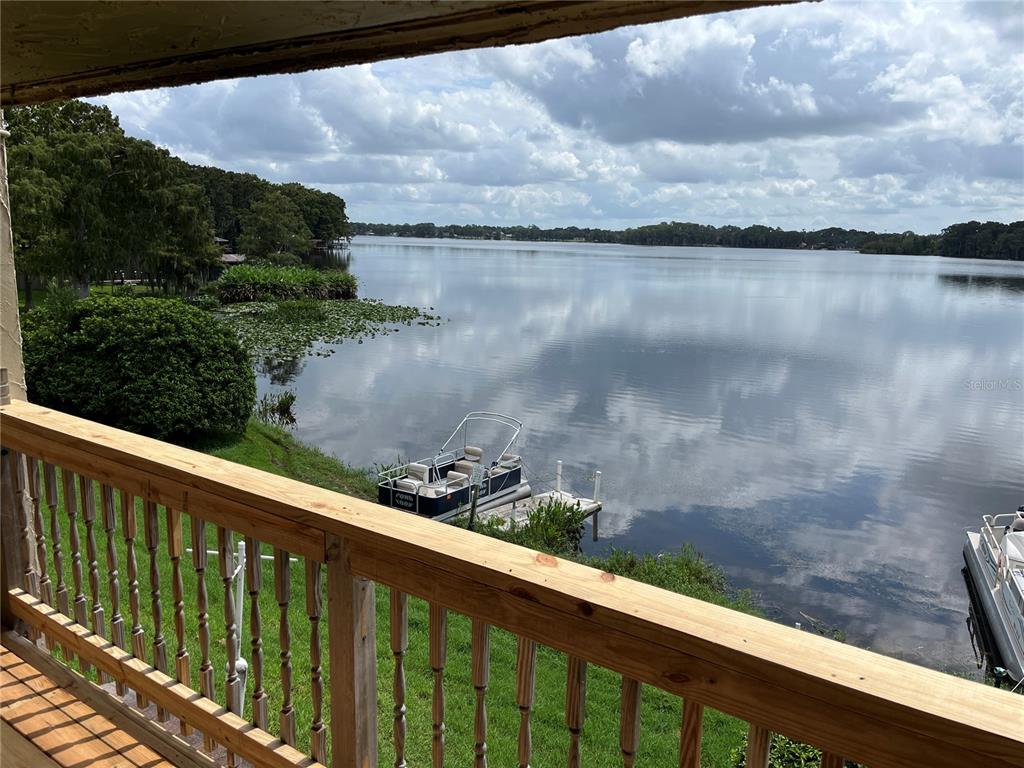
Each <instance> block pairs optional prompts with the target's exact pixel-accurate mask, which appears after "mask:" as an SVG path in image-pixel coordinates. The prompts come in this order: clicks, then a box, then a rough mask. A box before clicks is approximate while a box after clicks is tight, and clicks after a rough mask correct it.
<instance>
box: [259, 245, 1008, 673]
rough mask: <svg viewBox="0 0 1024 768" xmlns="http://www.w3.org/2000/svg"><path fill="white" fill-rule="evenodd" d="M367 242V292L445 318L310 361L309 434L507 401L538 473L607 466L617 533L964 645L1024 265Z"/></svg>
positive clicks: (999, 471) (435, 431)
mask: <svg viewBox="0 0 1024 768" xmlns="http://www.w3.org/2000/svg"><path fill="white" fill-rule="evenodd" d="M353 256H354V265H353V269H354V271H355V272H356V274H357V275H358V276H359V277H360V280H361V285H362V289H361V290H362V293H363V295H367V296H374V297H379V298H382V299H384V300H386V301H389V302H395V303H402V304H416V305H420V306H432V307H435V308H436V309H437V311H439V312H440V313H441V314H442V315H443V316H446V317H451V322H450V323H448V324H445V325H442V326H441V327H439V328H419V327H417V328H412V329H403V330H402V332H401V333H399V334H397V335H394V336H388V337H384V338H379V339H376V340H373V341H372V342H369V343H367V344H363V345H352V344H347V345H344V346H343V347H342V348H341V349H340V350H339V351H338V352H337V353H336V354H335V355H334V356H332V357H330V358H326V359H320V358H312V359H309V360H307V361H306V362H305V365H304V367H303V368H302V369H301V373H300V374H299V376H298V378H297V380H296V382H295V383H294V385H293V386H294V387H295V388H296V389H297V391H298V393H299V398H298V403H297V415H298V419H299V424H298V427H297V434H298V436H299V437H300V438H302V439H305V440H308V441H310V442H313V443H316V444H317V445H320V446H321V447H322V448H324V449H325V450H327V451H331V452H334V453H335V454H337V455H338V456H339V457H341V458H343V459H345V460H347V461H350V462H353V463H357V464H362V465H369V464H370V463H371V462H374V461H379V462H386V461H393V460H394V459H395V456H396V455H401V456H402V457H404V458H413V457H417V456H420V455H422V454H427V453H430V452H431V451H433V450H434V449H435V447H436V446H437V445H439V444H440V442H442V441H443V440H444V438H446V437H447V434H448V431H449V430H450V429H451V427H452V426H453V425H454V424H455V423H457V422H458V420H459V419H460V418H461V416H462V415H463V414H464V413H465V412H466V411H468V410H474V409H480V410H498V411H503V412H507V413H510V414H512V415H515V416H517V417H520V418H522V419H523V421H524V422H525V425H526V428H525V430H524V433H523V436H522V439H521V443H520V448H521V450H522V453H523V454H524V456H525V457H526V460H527V462H528V464H529V466H530V468H531V469H532V477H533V478H534V479H535V480H539V481H540V482H539V483H538V482H535V483H534V484H535V485H537V484H540V485H543V480H544V479H545V478H550V477H551V476H552V475H553V467H554V462H555V460H556V459H562V460H563V461H565V467H566V477H567V479H568V480H569V481H570V482H571V483H572V484H573V485H575V486H576V487H577V488H578V489H580V490H585V489H587V488H588V487H589V485H588V483H589V480H588V475H589V473H590V472H591V471H592V470H593V469H594V468H599V469H601V470H602V471H603V475H604V488H605V491H604V495H605V499H606V510H605V511H604V512H603V513H602V517H601V528H602V535H603V537H604V539H603V542H602V544H600V545H599V547H601V548H603V547H605V546H607V545H609V544H611V545H616V546H628V547H634V548H637V549H643V550H650V551H659V550H665V549H672V548H675V547H678V546H680V545H681V544H683V543H684V542H687V541H692V542H693V543H694V544H695V545H696V546H697V547H698V548H699V549H701V550H702V551H704V552H706V553H707V555H708V557H709V558H710V559H711V560H713V561H714V562H716V563H718V564H720V565H722V566H723V567H724V568H725V569H726V570H727V572H728V573H729V575H730V577H731V579H732V581H733V582H734V583H735V584H737V585H739V586H744V587H750V588H752V589H754V590H755V591H757V592H758V593H760V594H761V596H762V599H763V600H764V602H765V604H766V606H767V607H768V609H769V611H770V613H772V615H774V616H775V617H777V618H779V619H781V620H785V621H797V620H801V617H800V612H801V611H803V612H805V613H807V614H809V615H811V616H814V617H815V618H820V619H822V620H824V621H826V622H828V623H830V624H833V625H835V626H838V627H840V628H842V629H844V630H846V631H847V633H848V635H849V637H850V639H851V641H853V642H855V643H857V644H860V645H865V646H868V647H872V648H876V649H878V650H881V651H884V652H887V653H893V654H900V655H903V656H905V657H907V658H911V659H914V660H918V661H921V662H923V663H929V664H932V665H935V666H941V667H955V668H961V669H963V668H966V665H967V660H968V659H969V656H970V647H969V642H968V638H967V635H966V631H965V629H964V627H963V619H964V617H965V613H966V605H965V602H966V596H965V593H964V588H963V583H962V580H961V577H960V573H959V569H960V567H961V565H962V561H961V556H960V547H961V540H962V529H963V528H964V527H965V526H969V525H975V524H976V523H977V520H978V518H979V516H980V514H981V513H983V512H1001V511H1005V510H1006V509H1009V508H1012V507H1015V506H1016V505H1017V504H1020V503H1024V473H1022V464H1024V392H1022V391H1020V382H1021V380H1022V379H1024V352H1022V344H1021V341H1022V339H1024V296H1022V295H1021V293H1020V292H1019V291H1017V290H1015V289H1014V286H1016V285H1019V284H1020V283H1021V281H1022V280H1024V268H1022V267H1021V266H1017V265H1011V264H1006V263H980V262H951V261H949V260H939V259H934V258H924V257H885V256H867V255H859V254H844V253H808V252H796V251H792V252H783V251H752V250H743V251H738V250H729V249H671V248H656V249H641V248H635V249H634V248H623V247H619V246H590V245H566V244H545V245H543V246H536V245H526V244H510V243H493V244H491V243H488V244H483V243H451V242H433V241H423V242H419V243H412V242H410V241H407V240H391V239H387V238H360V239H357V241H356V242H355V244H354V246H353ZM652 256H653V257H654V258H651V257H652ZM262 386H264V387H265V386H267V385H266V382H263V383H262Z"/></svg>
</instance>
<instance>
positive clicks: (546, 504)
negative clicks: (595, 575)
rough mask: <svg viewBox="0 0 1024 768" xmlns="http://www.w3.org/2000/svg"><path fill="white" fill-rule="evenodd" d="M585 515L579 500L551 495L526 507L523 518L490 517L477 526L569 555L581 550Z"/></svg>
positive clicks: (541, 548)
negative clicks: (519, 519)
mask: <svg viewBox="0 0 1024 768" xmlns="http://www.w3.org/2000/svg"><path fill="white" fill-rule="evenodd" d="M586 517H587V516H586V514H585V513H584V512H583V510H582V508H581V507H580V505H579V502H576V503H575V504H569V503H567V502H565V501H561V500H559V499H550V500H545V501H542V502H540V503H539V504H537V506H536V507H534V508H533V509H531V510H529V511H528V512H527V513H526V519H525V520H523V521H522V522H517V521H516V520H504V519H502V518H499V517H489V518H487V519H485V520H484V521H482V522H481V523H480V524H479V525H478V526H477V530H479V531H480V532H481V533H484V534H487V535H488V536H494V537H495V538H499V539H504V540H505V541H509V542H512V543H513V544H519V545H520V546H524V547H530V548H531V549H539V550H541V551H544V552H550V553H552V554H557V555H563V556H568V555H573V554H576V553H577V552H579V551H580V541H582V539H583V521H584V520H586Z"/></svg>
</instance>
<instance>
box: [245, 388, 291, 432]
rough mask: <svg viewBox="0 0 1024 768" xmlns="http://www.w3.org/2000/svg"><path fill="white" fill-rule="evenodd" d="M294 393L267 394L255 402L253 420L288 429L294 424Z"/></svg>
mask: <svg viewBox="0 0 1024 768" xmlns="http://www.w3.org/2000/svg"><path fill="white" fill-rule="evenodd" d="M294 405H295V393H294V392H292V391H290V390H285V391H284V392H274V393H269V394H266V395H264V396H263V397H261V398H260V399H259V400H257V401H256V407H255V408H254V409H253V413H252V415H253V418H254V419H256V420H257V421H262V422H263V423H264V424H270V425H272V426H275V427H290V426H291V425H292V424H294V423H295V413H294V412H293V411H292V408H293V407H294Z"/></svg>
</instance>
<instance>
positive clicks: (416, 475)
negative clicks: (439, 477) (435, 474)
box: [405, 462, 430, 483]
mask: <svg viewBox="0 0 1024 768" xmlns="http://www.w3.org/2000/svg"><path fill="white" fill-rule="evenodd" d="M405 474H406V475H407V476H408V477H409V479H410V480H419V481H420V482H421V483H426V482H429V481H430V467H428V466H427V465H426V464H417V463H415V462H413V463H411V464H409V465H408V466H407V467H406V468H405Z"/></svg>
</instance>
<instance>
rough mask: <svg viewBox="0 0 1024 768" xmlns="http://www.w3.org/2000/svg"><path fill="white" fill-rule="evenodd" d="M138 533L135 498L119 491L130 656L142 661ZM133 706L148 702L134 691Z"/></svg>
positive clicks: (142, 705)
mask: <svg viewBox="0 0 1024 768" xmlns="http://www.w3.org/2000/svg"><path fill="white" fill-rule="evenodd" d="M138 531H139V528H138V517H137V516H136V514H135V497H134V496H132V495H131V494H130V493H128V492H127V491H121V535H122V536H124V556H125V569H126V571H125V575H126V576H127V577H128V610H129V612H130V613H131V615H132V654H133V655H134V656H135V658H137V659H144V658H146V631H145V630H144V629H143V628H142V623H141V622H140V621H139V614H140V612H141V602H142V600H141V598H140V597H139V563H138V561H137V560H136V559H135V539H136V537H137V536H138ZM135 704H136V706H138V707H139V709H146V708H147V707H148V706H149V700H148V699H147V698H146V697H145V696H143V695H142V694H141V693H139V692H138V691H136V692H135Z"/></svg>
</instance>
